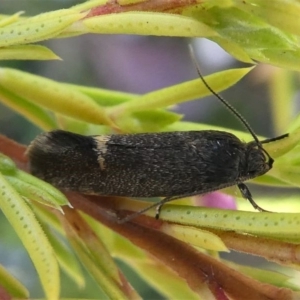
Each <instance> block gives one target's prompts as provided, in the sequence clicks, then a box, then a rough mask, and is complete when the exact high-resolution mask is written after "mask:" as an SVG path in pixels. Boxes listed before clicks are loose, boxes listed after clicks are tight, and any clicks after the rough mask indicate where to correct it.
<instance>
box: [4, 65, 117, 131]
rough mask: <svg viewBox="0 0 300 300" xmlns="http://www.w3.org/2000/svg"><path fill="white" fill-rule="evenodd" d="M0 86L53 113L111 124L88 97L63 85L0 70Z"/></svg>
mask: <svg viewBox="0 0 300 300" xmlns="http://www.w3.org/2000/svg"><path fill="white" fill-rule="evenodd" d="M0 85H2V86H3V87H4V88H5V89H8V90H9V91H10V92H11V93H13V94H16V95H17V96H21V97H24V98H26V99H27V100H28V101H30V102H33V103H35V104H37V105H40V106H43V107H45V108H47V109H50V110H53V111H54V112H57V113H60V114H64V115H66V116H70V117H73V118H78V119H79V120H83V121H87V122H90V123H94V124H107V125H113V124H112V122H111V121H110V119H108V117H107V116H106V114H105V112H104V110H103V109H102V108H101V107H100V106H99V105H97V104H96V103H95V102H94V101H93V100H92V99H91V98H90V97H88V96H86V95H84V94H82V93H80V92H78V91H76V90H74V89H72V88H70V87H67V86H65V85H64V84H61V83H58V82H55V81H53V80H50V79H46V78H43V77H40V76H36V75H31V74H29V73H26V72H22V71H17V70H13V69H8V68H7V69H5V68H2V69H0Z"/></svg>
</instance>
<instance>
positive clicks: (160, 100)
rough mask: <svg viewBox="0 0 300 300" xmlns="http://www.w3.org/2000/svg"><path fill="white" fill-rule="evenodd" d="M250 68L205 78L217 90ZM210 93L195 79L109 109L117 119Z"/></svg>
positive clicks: (220, 89)
mask: <svg viewBox="0 0 300 300" xmlns="http://www.w3.org/2000/svg"><path fill="white" fill-rule="evenodd" d="M251 70H252V68H241V69H231V70H226V71H222V72H218V73H214V74H212V75H209V76H206V77H205V80H206V81H207V83H208V84H209V86H211V88H212V89H213V90H214V91H216V92H219V91H222V90H225V89H226V88H228V87H230V86H232V85H234V84H235V83H236V82H237V81H239V80H240V79H241V78H242V77H244V76H245V75H246V74H247V73H248V72H250V71H251ZM210 94H211V92H210V91H209V90H208V89H207V87H206V86H205V85H204V83H203V82H202V80H201V79H195V80H191V81H187V82H184V83H180V84H177V85H174V86H171V87H167V88H164V89H160V90H157V91H154V92H150V93H148V94H145V95H143V96H140V97H137V98H134V99H133V100H131V101H128V102H126V103H123V104H119V105H116V106H114V107H112V108H110V109H109V111H110V114H111V115H112V116H113V118H114V119H115V120H117V119H119V118H120V117H121V116H122V115H124V114H129V113H133V112H136V111H145V110H150V109H156V108H164V107H168V106H170V105H174V104H178V103H183V102H186V101H189V100H194V99H197V98H198V97H205V96H207V95H210Z"/></svg>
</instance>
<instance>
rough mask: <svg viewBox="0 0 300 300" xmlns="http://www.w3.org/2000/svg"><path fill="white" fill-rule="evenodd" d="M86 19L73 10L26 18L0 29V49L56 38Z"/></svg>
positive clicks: (62, 10)
mask: <svg viewBox="0 0 300 300" xmlns="http://www.w3.org/2000/svg"><path fill="white" fill-rule="evenodd" d="M83 17H84V14H82V13H78V12H77V11H74V10H71V9H61V10H57V11H53V12H48V13H43V14H40V15H37V16H35V17H31V18H26V19H23V20H21V21H18V22H15V23H11V24H9V25H7V26H4V27H1V28H0V47H7V46H12V45H20V44H29V43H34V42H37V41H41V40H44V39H49V38H52V37H54V36H56V35H57V34H58V33H59V32H61V31H62V30H63V29H65V28H66V27H68V26H69V25H71V24H72V23H74V22H75V21H77V20H79V19H81V18H83Z"/></svg>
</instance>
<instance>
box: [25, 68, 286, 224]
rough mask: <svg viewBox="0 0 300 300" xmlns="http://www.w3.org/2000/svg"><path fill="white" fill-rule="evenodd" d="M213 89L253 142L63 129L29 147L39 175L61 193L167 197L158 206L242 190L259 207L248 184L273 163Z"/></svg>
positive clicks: (222, 135) (219, 134) (207, 133)
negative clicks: (88, 133)
mask: <svg viewBox="0 0 300 300" xmlns="http://www.w3.org/2000/svg"><path fill="white" fill-rule="evenodd" d="M198 73H199V76H200V78H201V79H202V80H203V82H204V84H205V85H206V86H207V88H208V89H209V90H210V91H211V92H212V93H213V94H214V95H216V97H217V98H218V99H219V100H220V101H221V102H222V103H223V104H225V105H226V106H227V108H229V109H230V110H231V111H232V112H233V113H234V114H235V116H236V117H237V118H238V119H239V120H240V121H241V122H242V123H243V124H244V125H245V127H246V128H247V129H248V131H249V132H250V133H251V135H252V136H253V139H254V140H253V141H252V142H249V143H244V142H242V141H241V140H239V139H238V138H237V137H236V136H235V135H233V134H231V133H228V132H225V131H215V130H204V131H189V132H160V133H139V134H118V135H117V134H116V135H99V136H83V135H79V134H75V133H71V132H67V131H63V130H55V131H51V132H46V133H43V134H41V135H39V136H38V137H37V138H36V139H35V140H34V141H33V142H32V143H31V144H30V146H29V148H28V150H27V155H28V157H29V165H30V171H31V173H32V174H33V175H35V176H37V177H39V178H41V179H43V180H45V181H47V182H49V183H51V184H53V185H54V186H56V187H57V188H60V189H62V190H71V191H78V192H80V193H84V194H100V195H107V196H126V197H164V199H163V200H161V201H160V202H158V203H157V204H154V205H151V206H149V207H148V208H147V209H145V210H143V211H141V212H137V213H134V214H132V215H130V216H129V217H127V218H125V220H129V219H131V218H132V217H134V216H136V215H137V214H140V213H142V212H144V211H146V210H148V209H149V208H151V207H153V206H156V207H157V214H156V217H157V218H158V216H159V211H160V208H161V206H162V205H163V204H164V203H166V202H169V201H171V200H175V199H178V198H183V197H187V196H192V195H199V194H206V193H209V192H212V191H215V190H219V189H222V188H225V187H228V186H233V185H237V186H238V187H239V189H240V191H241V194H242V195H243V197H244V198H246V199H248V200H249V201H250V203H251V204H252V205H253V207H254V208H255V209H258V210H260V211H263V209H262V208H261V207H259V206H258V205H257V204H256V203H255V201H254V200H253V199H252V196H251V193H250V191H249V190H248V188H247V186H246V185H245V184H244V181H247V180H249V179H252V178H255V177H258V176H260V175H263V174H265V173H267V172H268V171H269V170H270V169H271V168H272V165H273V159H272V158H271V156H270V155H269V154H268V153H267V152H266V150H264V148H263V146H262V144H263V143H267V142H270V141H273V140H277V139H281V138H283V137H285V136H287V135H283V136H280V137H277V138H274V139H269V140H264V141H259V140H258V138H257V136H256V135H255V133H254V132H253V130H252V129H251V127H250V126H249V125H248V123H247V122H246V120H245V119H244V118H243V117H242V116H241V115H240V114H239V113H238V112H237V111H236V110H235V109H234V108H233V107H232V106H231V105H230V104H229V103H227V102H226V101H225V100H224V99H223V98H222V97H221V96H220V95H218V94H216V93H215V92H214V91H213V90H212V89H211V88H210V87H209V86H208V85H207V83H206V81H205V80H204V78H203V77H202V75H201V73H200V71H199V69H198Z"/></svg>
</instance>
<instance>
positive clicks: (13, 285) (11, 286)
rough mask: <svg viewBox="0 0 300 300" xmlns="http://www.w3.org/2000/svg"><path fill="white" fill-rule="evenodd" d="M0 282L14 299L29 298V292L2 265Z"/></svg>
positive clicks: (0, 266) (0, 267)
mask: <svg viewBox="0 0 300 300" xmlns="http://www.w3.org/2000/svg"><path fill="white" fill-rule="evenodd" d="M0 282H1V287H3V288H4V289H5V290H6V291H7V292H8V293H9V294H10V295H11V296H12V297H14V298H26V299H27V298H29V292H28V290H27V289H26V288H25V286H24V285H23V284H21V283H20V282H19V281H18V280H17V279H16V278H14V277H13V276H12V275H11V274H9V273H8V272H7V271H6V269H5V268H4V267H3V266H2V265H0Z"/></svg>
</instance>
